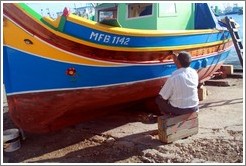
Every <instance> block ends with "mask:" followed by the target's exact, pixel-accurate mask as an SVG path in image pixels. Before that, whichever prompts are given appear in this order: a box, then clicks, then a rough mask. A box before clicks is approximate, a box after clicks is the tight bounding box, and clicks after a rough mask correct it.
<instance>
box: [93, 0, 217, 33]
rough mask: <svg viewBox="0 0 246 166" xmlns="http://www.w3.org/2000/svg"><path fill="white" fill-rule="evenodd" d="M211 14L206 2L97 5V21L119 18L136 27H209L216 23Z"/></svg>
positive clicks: (157, 28)
mask: <svg viewBox="0 0 246 166" xmlns="http://www.w3.org/2000/svg"><path fill="white" fill-rule="evenodd" d="M198 12H199V13H198ZM212 17H213V16H212V11H211V9H210V8H209V7H208V5H207V4H206V3H183V2H182V3H180V2H179V3H173V2H172V3H102V4H100V5H98V6H97V7H96V8H95V21H97V22H101V21H103V20H105V19H116V20H117V21H118V23H119V25H121V26H122V27H124V28H134V29H153V30H192V29H208V28H211V27H215V26H216V25H215V24H216V23H215V22H213V23H212V22H211V21H210V20H212V19H213V18H212ZM214 17H215V16H214ZM211 18H212V19H211ZM209 21H210V22H209ZM199 24H202V26H201V25H199ZM211 24H213V25H211Z"/></svg>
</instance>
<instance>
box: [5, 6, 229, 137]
mask: <svg viewBox="0 0 246 166" xmlns="http://www.w3.org/2000/svg"><path fill="white" fill-rule="evenodd" d="M113 5H114V8H112V6H110V7H109V8H105V7H103V8H102V6H99V7H98V8H97V10H100V12H103V10H106V11H107V12H109V9H113V12H112V13H113V14H111V15H107V16H110V18H108V17H106V15H105V13H104V15H100V12H97V13H99V15H96V18H97V19H99V18H100V16H103V17H104V19H103V20H97V21H92V20H88V19H85V18H82V17H79V16H76V15H74V14H72V13H71V12H70V11H69V9H68V8H65V9H64V11H63V13H62V15H60V16H58V17H57V18H56V19H52V18H50V17H48V16H41V15H40V14H39V13H37V12H36V11H34V10H33V9H32V8H30V7H29V6H28V5H27V4H24V3H3V55H2V56H3V83H4V85H5V89H6V95H7V102H8V106H9V115H10V117H11V119H12V121H13V122H14V123H15V124H16V126H17V127H19V128H21V129H22V130H24V131H26V132H31V133H40V134H42V133H48V132H54V131H57V130H60V129H63V128H64V127H67V126H70V125H75V124H79V123H82V122H84V121H87V120H91V119H94V118H96V117H100V116H103V115H107V114H106V112H107V111H108V110H112V111H114V108H119V107H122V106H126V105H128V104H129V103H136V102H138V103H141V102H143V103H144V102H147V101H148V100H151V99H153V98H155V97H156V96H157V95H158V93H159V91H160V89H161V87H162V86H163V85H164V83H165V81H166V80H167V78H168V77H169V76H170V75H171V73H172V72H173V71H175V70H176V65H175V64H174V62H173V60H172V58H171V54H172V53H173V52H174V53H178V52H179V51H188V52H189V53H190V54H191V55H192V63H191V67H192V68H194V69H196V70H197V72H198V75H199V82H200V84H202V83H203V82H204V81H206V80H208V79H210V78H211V77H212V76H213V73H214V72H216V71H217V70H218V69H219V68H220V67H221V65H222V64H223V62H224V61H225V60H226V58H227V57H228V55H229V52H230V50H231V48H232V46H233V43H232V40H231V36H230V34H229V32H228V30H227V29H226V28H225V27H222V26H220V24H219V23H218V21H217V20H216V17H215V16H214V15H213V13H212V11H211V10H210V8H209V7H208V5H207V4H206V3H187V4H183V3H181V4H179V3H134V4H133V3H118V4H115V3H114V4H113ZM127 5H128V8H126V6H127ZM129 5H130V6H129ZM100 7H101V8H100ZM127 9H128V10H129V11H128V12H126V10H127ZM138 9H140V10H139V11H138ZM164 9H165V10H166V11H165V10H164ZM167 9H170V10H167ZM172 9H173V10H172ZM115 10H117V12H115ZM140 12H141V13H142V14H141V13H140ZM126 14H129V17H125V15H126ZM124 20H125V22H124ZM150 21H151V24H147V23H150ZM115 110H117V109H115Z"/></svg>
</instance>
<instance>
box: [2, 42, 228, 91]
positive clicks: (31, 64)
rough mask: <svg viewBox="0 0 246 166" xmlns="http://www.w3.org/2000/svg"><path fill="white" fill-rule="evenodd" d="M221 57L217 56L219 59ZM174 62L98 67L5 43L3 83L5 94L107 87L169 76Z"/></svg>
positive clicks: (197, 63) (211, 60) (202, 63)
mask: <svg viewBox="0 0 246 166" xmlns="http://www.w3.org/2000/svg"><path fill="white" fill-rule="evenodd" d="M227 56H228V51H227V52H225V53H223V54H221V55H220V56H210V57H207V58H206V59H205V57H204V58H203V59H197V60H194V61H193V62H192V64H191V66H192V67H193V68H195V69H199V68H201V67H207V66H210V65H213V64H217V63H218V62H222V61H224V60H225V58H226V57H227ZM219 57H220V58H219ZM71 67H73V68H75V69H76V75H75V76H68V75H67V74H66V70H67V69H68V68H71ZM174 70H176V66H175V64H173V63H172V64H155V65H153V64H152V65H151V64H149V65H134V64H133V65H129V66H118V67H98V66H85V65H75V64H69V63H64V62H58V61H54V60H49V59H44V58H41V57H37V56H34V55H31V54H27V53H24V52H21V51H18V50H15V49H12V48H10V47H7V46H4V71H3V74H4V83H5V87H6V92H7V93H19V92H25V91H42V90H49V89H50V90H51V89H63V88H78V87H80V88H83V87H96V86H106V85H112V84H121V83H129V82H134V81H144V80H148V79H156V78H160V77H165V76H168V75H170V74H171V73H172V72H173V71H174Z"/></svg>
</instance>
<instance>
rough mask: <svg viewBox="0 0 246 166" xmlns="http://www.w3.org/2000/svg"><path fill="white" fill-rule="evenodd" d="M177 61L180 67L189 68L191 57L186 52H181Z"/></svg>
mask: <svg viewBox="0 0 246 166" xmlns="http://www.w3.org/2000/svg"><path fill="white" fill-rule="evenodd" d="M178 60H179V62H180V64H181V66H182V67H189V66H190V63H191V55H190V54H189V53H188V52H186V51H182V52H180V53H179V54H178Z"/></svg>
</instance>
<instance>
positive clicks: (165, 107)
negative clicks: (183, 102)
mask: <svg viewBox="0 0 246 166" xmlns="http://www.w3.org/2000/svg"><path fill="white" fill-rule="evenodd" d="M155 102H156V104H157V105H158V107H159V110H160V112H161V114H170V106H171V105H170V104H169V103H168V100H165V99H163V98H162V96H161V95H158V96H157V97H156V99H155Z"/></svg>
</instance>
